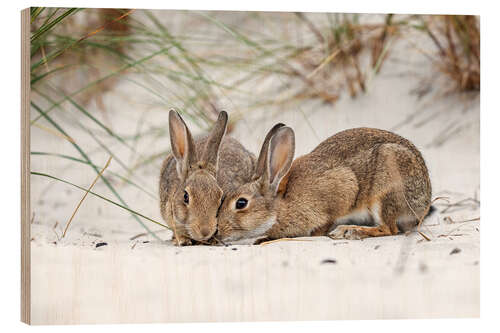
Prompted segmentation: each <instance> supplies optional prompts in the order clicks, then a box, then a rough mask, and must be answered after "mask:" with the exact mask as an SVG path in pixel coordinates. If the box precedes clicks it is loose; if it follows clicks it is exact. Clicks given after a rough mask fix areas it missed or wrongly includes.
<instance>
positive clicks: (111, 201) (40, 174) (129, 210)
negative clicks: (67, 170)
mask: <svg viewBox="0 0 500 333" xmlns="http://www.w3.org/2000/svg"><path fill="white" fill-rule="evenodd" d="M31 174H32V175H34V176H42V177H47V178H50V179H54V180H57V181H59V182H62V183H65V184H68V185H71V186H74V187H76V188H78V189H80V190H82V191H85V192H87V189H86V188H84V187H81V186H78V185H76V184H73V183H71V182H69V181H67V180H64V179H61V178H58V177H56V176H51V175H49V174H46V173H43V172H36V171H31ZM88 192H89V193H90V194H92V195H94V196H96V197H98V198H100V199H102V200H105V201H107V202H109V203H112V204H113V205H115V206H118V207H120V208H122V209H125V210H126V211H128V212H130V213H131V214H132V215H133V216H135V217H136V218H137V216H140V217H142V218H143V219H146V220H148V221H149V222H153V223H155V224H158V225H159V226H162V227H164V228H166V229H169V230H170V228H169V227H168V226H166V225H164V224H163V223H160V222H158V221H155V220H153V219H152V218H150V217H148V216H146V215H144V214H141V213H139V212H137V211H135V210H133V209H130V208H129V207H127V206H125V205H122V204H120V203H118V202H115V201H113V200H111V199H108V198H106V197H104V196H102V195H100V194H97V193H95V192H93V191H88ZM151 234H152V235H154V234H153V233H151ZM156 238H157V237H156ZM157 239H158V240H159V241H162V240H161V239H159V238H157Z"/></svg>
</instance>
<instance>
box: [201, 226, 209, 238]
mask: <svg viewBox="0 0 500 333" xmlns="http://www.w3.org/2000/svg"><path fill="white" fill-rule="evenodd" d="M200 233H201V235H202V236H203V237H204V238H208V237H209V236H211V231H210V228H209V227H201V229H200Z"/></svg>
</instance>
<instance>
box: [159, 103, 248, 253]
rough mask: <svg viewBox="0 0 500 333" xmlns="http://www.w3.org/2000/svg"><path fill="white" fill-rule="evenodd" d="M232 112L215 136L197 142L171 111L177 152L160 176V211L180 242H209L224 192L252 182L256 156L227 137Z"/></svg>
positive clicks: (223, 118)
mask: <svg viewBox="0 0 500 333" xmlns="http://www.w3.org/2000/svg"><path fill="white" fill-rule="evenodd" d="M227 119H228V116H227V113H226V112H225V111H221V112H220V113H219V116H218V119H217V122H216V123H215V125H214V128H213V129H212V131H211V132H210V134H209V135H208V136H206V137H202V138H199V139H196V140H193V138H192V136H191V132H190V131H189V129H188V128H187V126H186V124H185V123H184V121H183V120H182V118H181V117H180V116H179V114H178V113H177V112H175V111H174V110H171V111H170V114H169V130H170V143H171V147H172V154H170V155H169V156H167V158H166V159H165V161H164V162H163V166H162V169H161V175H160V186H159V191H160V210H161V215H162V217H163V219H164V220H165V221H166V222H167V224H168V226H169V227H170V228H171V229H172V230H173V232H174V236H173V239H174V240H175V242H176V244H177V245H190V244H192V240H194V241H198V242H203V241H206V240H208V239H209V238H211V237H212V236H213V235H214V233H215V231H216V229H217V223H216V222H217V219H216V215H217V210H218V208H219V206H220V204H221V201H222V197H223V193H224V192H225V191H229V190H230V189H231V188H232V187H233V186H239V185H241V184H244V183H246V182H249V181H250V180H251V177H252V174H253V170H254V167H255V156H254V155H253V154H252V153H250V152H249V151H247V150H246V149H245V148H244V147H243V146H242V145H241V144H240V143H239V142H238V141H236V140H235V139H232V138H228V137H225V132H226V127H227Z"/></svg>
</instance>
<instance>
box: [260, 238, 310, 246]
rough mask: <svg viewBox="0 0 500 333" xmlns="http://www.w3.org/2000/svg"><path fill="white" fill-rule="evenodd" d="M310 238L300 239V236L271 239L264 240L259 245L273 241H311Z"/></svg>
mask: <svg viewBox="0 0 500 333" xmlns="http://www.w3.org/2000/svg"><path fill="white" fill-rule="evenodd" d="M310 241H311V240H310V239H300V238H279V239H273V240H269V241H266V242H262V243H260V244H259V245H268V244H273V243H278V242H310Z"/></svg>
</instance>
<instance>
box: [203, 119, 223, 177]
mask: <svg viewBox="0 0 500 333" xmlns="http://www.w3.org/2000/svg"><path fill="white" fill-rule="evenodd" d="M227 118H228V116H227V112H226V111H221V112H219V116H218V117H217V121H216V122H215V125H214V128H213V129H212V131H211V132H210V135H209V136H208V140H207V143H206V146H205V151H204V152H203V156H202V158H201V162H202V163H203V165H204V167H205V168H207V169H209V170H212V171H214V172H216V170H217V161H218V159H219V148H220V144H221V142H222V139H223V138H224V135H225V134H226V128H227Z"/></svg>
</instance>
